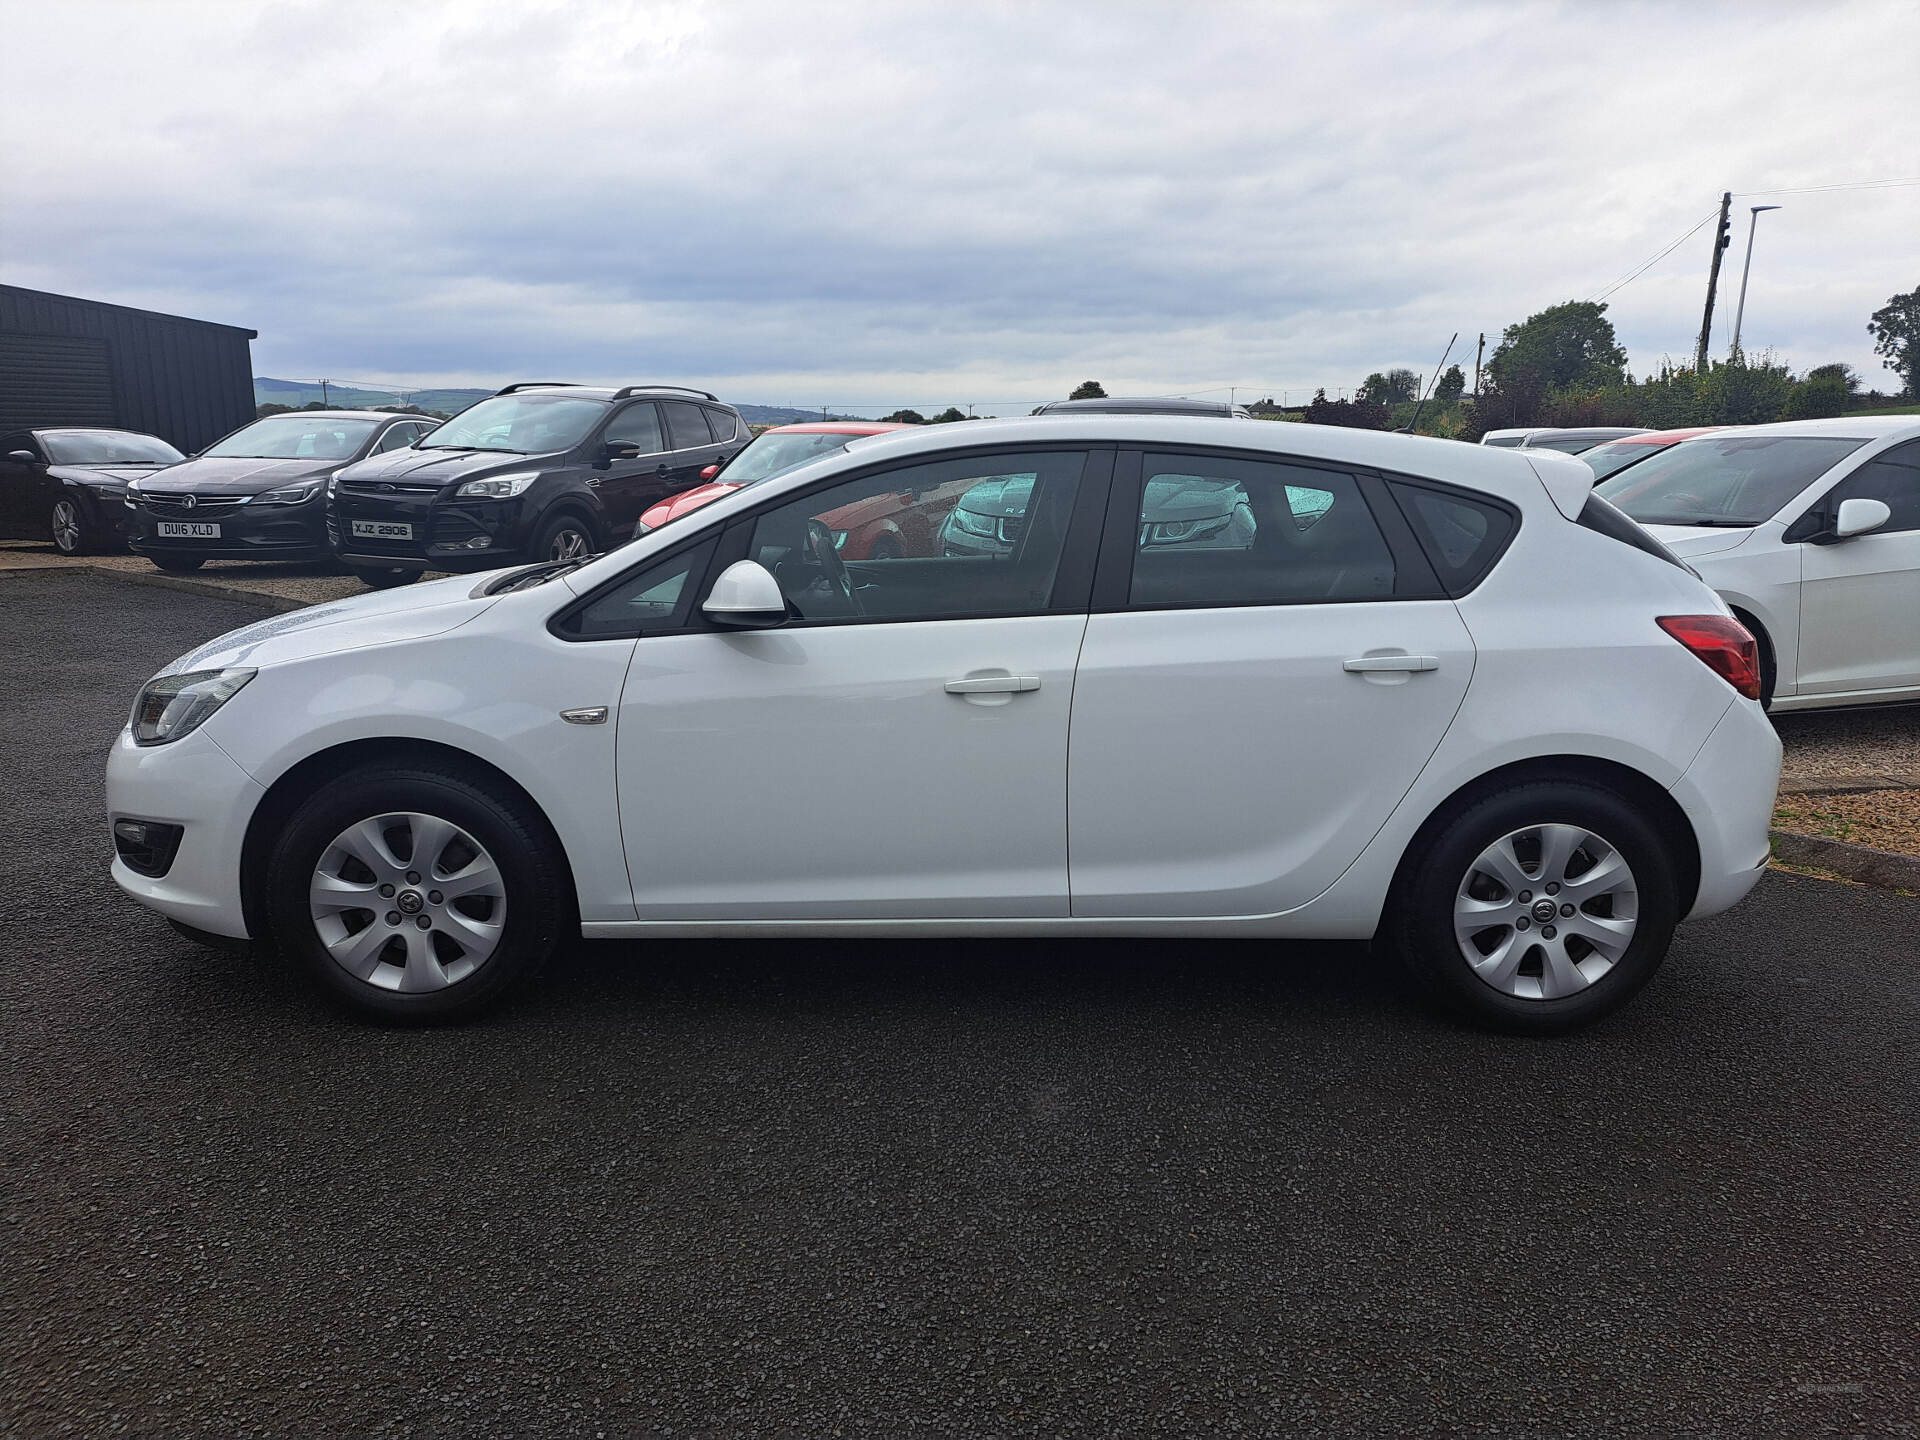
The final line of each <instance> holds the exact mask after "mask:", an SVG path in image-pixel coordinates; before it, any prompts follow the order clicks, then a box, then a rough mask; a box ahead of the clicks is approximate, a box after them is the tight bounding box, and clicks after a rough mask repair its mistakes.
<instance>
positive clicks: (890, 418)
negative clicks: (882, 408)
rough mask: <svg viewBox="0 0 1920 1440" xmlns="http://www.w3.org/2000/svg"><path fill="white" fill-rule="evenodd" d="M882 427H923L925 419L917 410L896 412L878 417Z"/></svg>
mask: <svg viewBox="0 0 1920 1440" xmlns="http://www.w3.org/2000/svg"><path fill="white" fill-rule="evenodd" d="M880 423H881V424H882V425H924V424H926V423H927V417H926V416H924V415H922V414H921V413H920V412H919V411H918V410H896V411H894V412H893V413H892V414H891V415H882V416H881V417H880Z"/></svg>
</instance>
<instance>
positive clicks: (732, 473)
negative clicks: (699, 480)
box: [719, 431, 854, 485]
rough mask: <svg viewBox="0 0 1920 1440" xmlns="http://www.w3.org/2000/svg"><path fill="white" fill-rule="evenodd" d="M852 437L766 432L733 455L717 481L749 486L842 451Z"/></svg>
mask: <svg viewBox="0 0 1920 1440" xmlns="http://www.w3.org/2000/svg"><path fill="white" fill-rule="evenodd" d="M853 438H854V437H853V436H851V435H808V434H804V433H792V434H786V435H781V434H778V433H776V432H772V431H769V432H768V433H767V434H765V435H762V436H761V437H760V438H759V439H757V440H755V441H754V442H753V443H752V444H751V445H749V446H747V448H746V449H744V450H742V451H741V452H740V453H739V454H738V455H736V456H734V457H733V463H732V464H731V465H729V466H727V468H726V469H724V470H722V471H721V472H720V475H719V478H720V479H721V480H723V481H725V482H727V483H728V484H730V485H750V484H752V483H753V482H754V481H755V480H765V479H766V478H767V477H768V476H770V475H778V474H780V473H781V472H782V471H786V470H791V469H793V468H794V467H795V466H796V465H804V464H806V463H807V462H808V461H809V460H818V459H819V458H820V457H821V456H822V455H832V454H834V453H835V452H836V451H840V450H844V449H846V448H847V442H848V441H849V440H851V439H853Z"/></svg>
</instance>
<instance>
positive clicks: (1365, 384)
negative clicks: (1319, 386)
mask: <svg viewBox="0 0 1920 1440" xmlns="http://www.w3.org/2000/svg"><path fill="white" fill-rule="evenodd" d="M1320 393H1321V394H1322V395H1325V394H1326V391H1324V390H1323V391H1321V392H1320ZM1353 398H1354V399H1356V400H1364V401H1366V402H1367V403H1368V404H1370V405H1384V404H1386V403H1387V377H1386V376H1385V375H1383V374H1381V373H1380V372H1379V371H1378V370H1376V371H1374V372H1373V373H1372V374H1371V375H1369V376H1367V378H1366V379H1364V380H1362V381H1361V382H1360V384H1359V386H1358V388H1356V389H1355V390H1354V392H1353Z"/></svg>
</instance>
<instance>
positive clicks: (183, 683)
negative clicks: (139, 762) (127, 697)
mask: <svg viewBox="0 0 1920 1440" xmlns="http://www.w3.org/2000/svg"><path fill="white" fill-rule="evenodd" d="M259 673H260V672H259V671H257V670H189V671H187V672H186V673H185V674H184V675H156V676H154V677H153V679H151V680H149V681H148V682H147V683H146V685H145V686H144V687H143V688H142V689H141V691H140V698H139V699H138V700H135V701H134V702H133V715H132V716H131V718H129V719H128V721H127V724H128V725H129V726H131V727H132V729H133V743H134V744H136V745H165V744H168V743H169V742H171V741H174V740H178V739H179V738H180V737H181V736H182V735H186V734H189V733H191V732H192V731H194V730H197V729H199V728H200V726H201V725H203V724H204V723H206V721H207V719H208V717H209V716H211V715H212V714H213V712H214V711H216V710H218V709H219V708H220V707H221V706H222V705H224V704H226V703H227V701H229V700H231V699H232V698H233V697H234V696H235V695H238V694H239V693H240V689H241V687H242V686H244V685H245V684H246V683H247V682H248V681H249V680H251V679H253V677H254V676H255V675H257V674H259Z"/></svg>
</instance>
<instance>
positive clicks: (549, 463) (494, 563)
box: [327, 380, 752, 586]
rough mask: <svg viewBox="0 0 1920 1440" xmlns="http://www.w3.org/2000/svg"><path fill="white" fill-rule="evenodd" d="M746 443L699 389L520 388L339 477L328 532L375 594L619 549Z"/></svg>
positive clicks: (730, 416)
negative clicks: (455, 573) (662, 506)
mask: <svg viewBox="0 0 1920 1440" xmlns="http://www.w3.org/2000/svg"><path fill="white" fill-rule="evenodd" d="M685 397H693V398H685ZM750 438H752V437H751V436H750V435H749V434H748V432H747V425H746V422H745V421H744V420H742V419H741V418H740V414H739V412H738V411H737V410H735V409H733V408H732V407H731V406H729V405H723V404H721V403H720V402H719V401H718V400H717V399H715V398H714V397H713V396H712V395H710V394H708V393H707V392H706V391H704V390H689V389H686V388H685V387H683V386H679V385H628V386H624V387H623V388H621V389H618V390H612V389H603V388H599V387H595V386H588V385H568V384H564V383H560V382H556V381H546V380H534V381H524V382H522V383H520V384H517V385H509V386H507V387H506V389H504V390H502V391H500V392H499V393H498V394H496V395H494V396H492V397H491V398H489V399H486V400H482V401H481V402H480V403H479V404H478V405H475V406H473V407H472V408H471V409H467V410H463V411H461V412H460V413H459V414H458V415H456V416H454V417H453V419H451V420H449V421H447V423H446V424H445V425H443V426H441V427H440V428H439V429H438V430H436V431H435V432H434V433H433V435H432V436H431V437H430V438H429V439H428V440H427V441H426V442H425V443H423V444H421V445H418V446H416V447H415V448H413V449H411V450H402V451H398V452H396V453H394V454H391V455H380V456H376V457H375V458H374V459H372V460H368V461H366V462H365V463H363V464H360V465H355V466H353V467H352V468H351V469H348V470H345V471H342V472H341V474H340V475H339V476H338V477H337V480H336V482H335V484H334V486H333V488H332V491H331V494H332V500H331V502H330V504H329V507H328V514H327V525H328V533H329V535H330V537H331V539H332V541H333V547H334V553H335V554H337V555H338V556H339V557H340V558H341V559H342V560H343V561H345V562H346V563H347V565H349V566H350V567H351V568H352V569H353V570H354V572H355V573H356V574H358V575H359V576H360V578H361V579H363V580H365V581H366V582H367V583H368V584H370V585H378V586H386V585H398V584H404V583H406V582H407V581H409V580H413V579H417V578H418V577H419V575H420V573H421V572H422V571H423V570H426V569H429V568H432V569H435V570H490V569H495V568H497V567H499V566H502V565H511V564H515V563H518V562H521V561H526V560H567V559H572V558H574V557H576V556H582V555H588V554H592V553H594V552H595V551H599V550H604V549H606V548H607V546H608V545H609V543H611V541H612V538H613V537H614V536H616V535H617V536H619V537H620V538H621V539H625V538H626V536H627V535H628V534H629V533H630V532H631V531H632V529H633V522H634V521H636V520H638V519H639V518H640V512H641V511H643V510H645V509H646V508H647V507H648V506H650V505H653V504H655V503H656V502H658V501H660V500H664V499H665V498H666V497H667V496H669V495H677V494H679V493H680V492H681V491H682V490H690V489H692V488H693V487H694V486H695V485H698V484H699V483H700V472H701V471H702V470H703V469H705V468H706V467H707V466H709V465H724V464H725V463H726V462H727V461H728V460H730V459H732V458H733V456H734V455H735V454H736V453H737V452H738V451H739V450H740V449H741V448H742V447H743V446H744V445H745V444H746V443H747V441H748V440H749V439H750Z"/></svg>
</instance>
